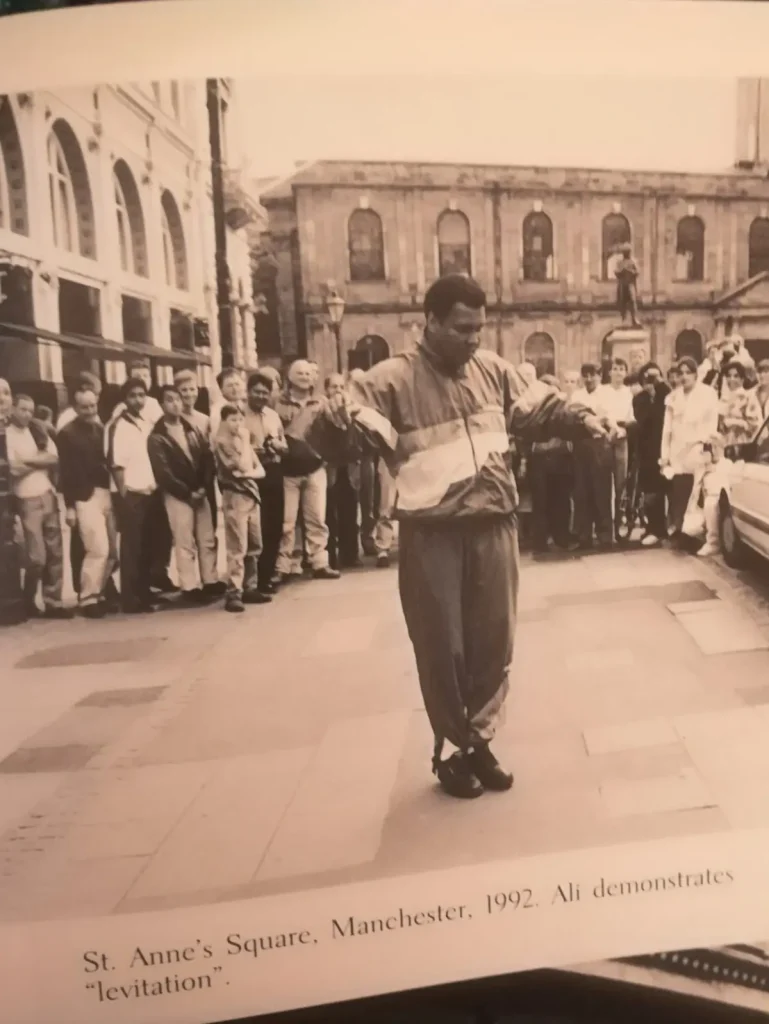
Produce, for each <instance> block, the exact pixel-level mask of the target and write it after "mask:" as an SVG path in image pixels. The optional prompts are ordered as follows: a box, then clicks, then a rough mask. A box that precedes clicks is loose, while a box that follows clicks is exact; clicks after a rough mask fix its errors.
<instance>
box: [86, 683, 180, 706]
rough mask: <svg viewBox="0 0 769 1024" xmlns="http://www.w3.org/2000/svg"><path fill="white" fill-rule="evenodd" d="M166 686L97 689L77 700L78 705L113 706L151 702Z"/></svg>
mask: <svg viewBox="0 0 769 1024" xmlns="http://www.w3.org/2000/svg"><path fill="white" fill-rule="evenodd" d="M166 689H167V687H165V686H141V687H136V688H135V689H128V690H97V691H96V692H95V693H91V694H89V695H88V696H87V697H83V699H82V700H79V701H78V702H77V706H78V707H81V708H82V707H94V708H111V707H132V706H133V705H134V704H151V703H152V701H155V700H157V699H158V698H159V697H160V695H161V694H162V693H164V692H165V690H166Z"/></svg>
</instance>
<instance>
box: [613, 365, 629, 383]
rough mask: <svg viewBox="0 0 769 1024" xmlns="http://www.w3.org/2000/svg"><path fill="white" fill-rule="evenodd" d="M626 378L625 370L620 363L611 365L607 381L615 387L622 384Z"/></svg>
mask: <svg viewBox="0 0 769 1024" xmlns="http://www.w3.org/2000/svg"><path fill="white" fill-rule="evenodd" d="M626 376H627V368H626V367H625V366H623V365H622V364H621V363H612V365H611V369H610V370H609V380H610V381H611V382H612V384H613V385H614V386H615V387H618V386H619V385H620V384H622V383H624V381H625V377H626Z"/></svg>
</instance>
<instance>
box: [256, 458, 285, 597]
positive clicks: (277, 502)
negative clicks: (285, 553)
mask: <svg viewBox="0 0 769 1024" xmlns="http://www.w3.org/2000/svg"><path fill="white" fill-rule="evenodd" d="M259 494H260V497H261V499H262V553H261V555H260V556H259V562H258V568H257V575H258V579H259V583H260V585H263V584H265V583H269V582H270V580H271V579H272V578H273V576H274V575H275V565H276V563H277V561H278V550H279V549H280V539H281V537H282V536H283V474H282V473H281V471H280V466H273V465H268V466H265V476H264V477H263V478H262V479H261V480H260V481H259Z"/></svg>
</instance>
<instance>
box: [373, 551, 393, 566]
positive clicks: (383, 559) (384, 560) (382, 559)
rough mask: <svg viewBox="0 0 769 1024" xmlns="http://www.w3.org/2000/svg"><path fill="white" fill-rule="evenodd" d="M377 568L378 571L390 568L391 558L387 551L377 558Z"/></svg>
mask: <svg viewBox="0 0 769 1024" xmlns="http://www.w3.org/2000/svg"><path fill="white" fill-rule="evenodd" d="M376 567H377V569H389V568H390V556H389V555H388V554H387V552H386V551H383V552H382V553H381V554H379V555H377V556H376Z"/></svg>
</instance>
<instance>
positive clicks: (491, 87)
mask: <svg viewBox="0 0 769 1024" xmlns="http://www.w3.org/2000/svg"><path fill="white" fill-rule="evenodd" d="M535 45H536V44H535ZM239 85H240V89H241V103H242V108H241V110H242V123H243V129H244V138H243V142H244V145H245V149H246V151H247V153H248V157H249V162H250V165H251V170H252V173H253V174H254V176H258V177H262V176H270V175H280V174H284V173H288V172H290V171H291V169H292V168H293V166H294V163H295V162H296V161H304V160H316V159H352V160H355V159H358V160H425V161H439V162H442V161H446V162H450V163H453V162H466V163H490V164H523V165H545V166H570V167H605V168H627V169H638V170H657V169H664V170H674V171H710V170H721V169H724V168H727V167H731V166H732V165H733V163H734V159H735V147H736V140H735V121H736V81H735V80H734V79H724V78H720V79H716V78H713V79H706V78H691V77H688V78H678V79H675V78H661V77H660V78H651V77H647V78H629V77H623V78H617V77H608V76H602V77H593V78H590V77H577V76H569V77H555V76H552V75H546V76H545V75H543V76H541V77H536V76H532V75H526V76H525V77H513V76H510V77H504V78H503V77H488V78H481V77H478V76H477V75H472V76H469V75H468V76H463V75H462V74H461V73H458V74H456V75H453V76H444V75H433V76H431V77H429V78H425V77H418V76H416V75H415V76H410V77H402V76H401V77H396V76H384V75H383V76H366V77H362V76H358V77H352V76H350V77H346V78H345V77H338V76H336V77H328V78H322V77H317V76H312V77H301V76H299V75H297V76H285V77H275V78H267V77H265V78H261V79H240V80H239Z"/></svg>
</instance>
